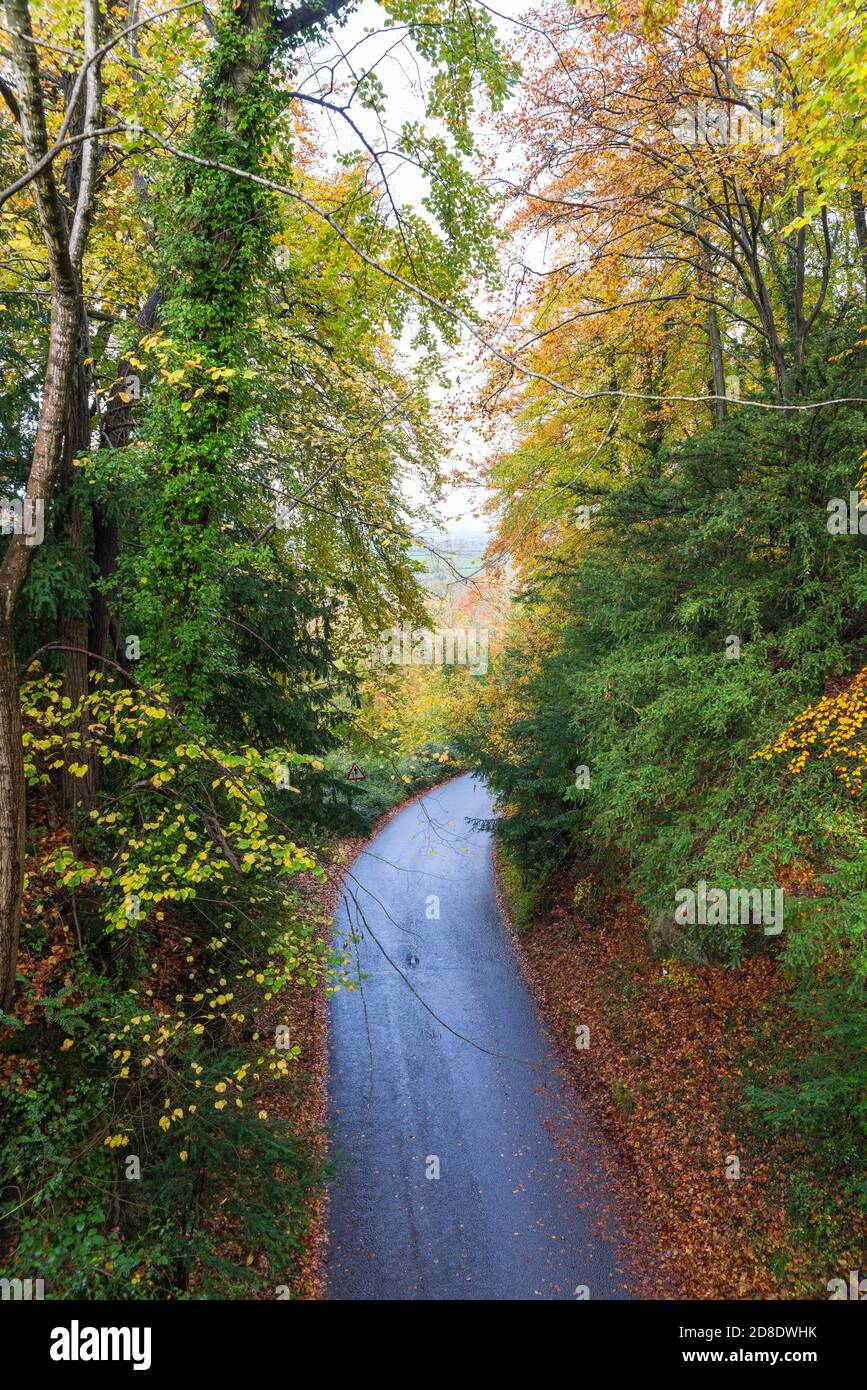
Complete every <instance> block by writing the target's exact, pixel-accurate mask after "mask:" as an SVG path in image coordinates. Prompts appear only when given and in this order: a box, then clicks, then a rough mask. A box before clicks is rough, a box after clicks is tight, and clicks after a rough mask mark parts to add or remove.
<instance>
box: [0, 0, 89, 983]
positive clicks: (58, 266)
mask: <svg viewBox="0 0 867 1390" xmlns="http://www.w3.org/2000/svg"><path fill="white" fill-rule="evenodd" d="M6 17H7V21H8V30H9V34H10V38H11V46H12V57H13V62H14V67H15V76H16V84H17V88H18V94H19V104H20V120H21V135H22V138H23V142H24V150H25V153H26V156H27V162H28V164H29V166H30V167H31V168H32V167H33V166H34V165H36V164H37V163H38V162H39V160H40V159H41V158H42V156H43V155H44V154H45V152H46V150H47V149H48V139H47V131H46V124H45V110H44V106H43V100H42V84H41V75H40V72H39V62H38V59H37V52H38V50H37V47H36V45H35V43H34V41H33V28H32V25H31V22H30V11H29V8H28V5H27V0H6ZM90 105H92V103H91V102H90V94H89V106H90ZM89 116H90V118H91V119H92V111H89ZM33 189H34V192H35V195H36V207H37V211H38V214H39V225H40V230H41V232H42V239H43V242H44V244H45V249H46V252H47V255H48V272H49V278H50V282H51V326H50V329H49V336H48V360H47V363H46V368H45V377H44V380H43V386H42V403H41V406H40V410H39V420H38V423H37V426H36V442H35V445H34V449H33V458H32V460H31V465H30V475H29V477H28V479H27V487H26V494H27V497H28V498H30V499H31V500H32V501H33V502H34V503H35V504H36V505H38V506H40V507H42V508H43V509H44V511H45V513H46V514H47V512H48V508H49V505H50V502H51V496H52V493H53V491H54V485H55V482H56V480H57V474H58V471H59V469H60V464H61V459H62V456H63V436H64V430H65V427H66V410H67V402H68V400H69V389H70V383H71V380H72V373H73V371H74V368H75V361H76V354H77V351H78V334H79V328H80V324H81V304H80V295H79V286H78V274H77V272H76V268H75V264H74V263H73V258H72V256H71V254H70V240H69V236H68V235H67V220H66V213H65V209H64V207H63V203H62V201H61V199H60V195H59V193H58V189H57V184H56V182H55V179H54V173H53V171H52V168H51V166H50V165H48V166H46V167H45V168H44V169H43V170H42V171H41V173H39V174H38V175H37V176H36V178H34V180H33ZM92 190H93V184H92V181H91V175H90V174H88V176H87V177H86V178H83V179H82V200H87V201H89V198H90V196H91V194H92ZM80 207H81V202H80V203H79V207H78V208H77V209H76V225H77V226H78V228H79V236H78V240H79V243H80V244H81V246H82V247H83V241H82V236H83V231H82V230H81V229H82V228H83V226H84V223H83V222H82V220H81V218H80V217H79V209H80ZM73 230H74V231H75V228H74V229H73ZM27 539H28V538H26V537H25V536H23V535H20V534H16V535H13V536H12V537H11V538H10V540H9V544H8V546H7V547H6V553H5V555H4V556H3V562H2V564H0V664H2V672H0V801H2V805H0V1001H2V1002H3V1004H4V1005H5V1006H6V1007H8V1005H9V1004H10V1003H11V1000H12V994H13V990H14V985H15V958H16V955H17V951H18V931H19V924H20V916H21V885H22V878H23V871H24V862H23V850H24V804H25V803H24V772H23V757H22V750H21V724H20V711H19V704H18V699H19V695H18V674H17V669H16V665H15V648H14V639H13V625H14V621H15V610H16V608H17V606H18V600H19V599H20V597H21V591H22V589H23V588H24V584H25V582H26V580H27V576H28V574H29V573H30V566H31V564H32V563H33V553H34V547H33V546H32V545H28V544H27Z"/></svg>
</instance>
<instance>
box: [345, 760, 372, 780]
mask: <svg viewBox="0 0 867 1390" xmlns="http://www.w3.org/2000/svg"><path fill="white" fill-rule="evenodd" d="M366 776H367V773H366V772H362V770H361V768H360V767H359V766H358V763H353V764H352V767H351V768H350V769H349V771H348V772H347V774H346V780H347V782H363V781H364V779H365V777H366Z"/></svg>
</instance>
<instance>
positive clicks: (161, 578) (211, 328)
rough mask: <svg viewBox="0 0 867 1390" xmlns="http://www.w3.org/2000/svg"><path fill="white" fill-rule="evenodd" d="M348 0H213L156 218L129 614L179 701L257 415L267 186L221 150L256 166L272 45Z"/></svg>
mask: <svg viewBox="0 0 867 1390" xmlns="http://www.w3.org/2000/svg"><path fill="white" fill-rule="evenodd" d="M345 4H346V0H324V3H322V4H319V5H316V4H314V5H302V6H300V7H298V8H297V9H295V10H293V11H291V12H290V13H289V14H288V15H284V16H279V15H275V14H274V11H273V9H272V6H271V5H270V4H269V3H267V0H240V3H239V4H238V3H237V0H236V2H235V3H234V4H232V5H231V6H230V5H229V4H228V3H227V4H225V5H224V7H223V10H222V13H221V16H220V19H219V21H218V23H217V28H216V35H215V47H214V51H213V54H212V56H211V61H210V69H209V72H208V73H207V74H206V76H205V79H204V82H203V84H202V90H201V93H200V96H199V101H198V105H197V110H196V120H195V126H194V130H193V133H192V136H191V139H190V141H189V143H188V147H187V148H188V151H189V153H190V154H191V155H193V156H194V157H195V159H196V160H199V161H202V162H201V163H187V164H184V165H182V166H181V168H180V169H179V170H178V171H177V173H176V179H177V188H176V193H173V196H172V197H171V198H170V199H169V200H167V204H166V205H167V212H166V213H165V215H164V217H163V219H162V226H161V229H160V233H161V235H160V241H161V248H160V249H161V260H162V266H161V271H160V276H161V282H162V283H163V284H164V286H165V302H164V305H163V308H162V313H161V317H160V329H161V331H162V333H164V334H165V338H166V348H167V352H168V355H169V357H170V365H171V367H172V368H173V369H174V370H173V371H172V373H171V377H170V378H169V379H166V378H165V377H164V378H163V381H162V382H161V384H160V385H159V386H158V387H157V390H156V392H155V395H154V397H153V398H152V401H151V409H150V417H149V428H148V444H149V450H150V457H151V459H152V467H153V469H154V472H155V474H156V477H157V488H156V490H155V493H154V499H153V505H152V507H151V509H150V512H149V515H148V517H147V518H146V524H145V546H144V553H145V559H144V561H143V565H142V568H141V571H140V573H139V576H138V578H139V585H138V586H137V592H136V600H137V611H138V620H139V621H140V622H141V625H142V629H143V633H144V634H145V638H146V646H147V649H148V652H149V655H150V656H151V659H152V668H151V669H152V670H153V673H154V675H155V676H156V677H157V678H159V679H160V680H163V681H164V682H165V683H166V685H167V686H168V688H169V691H170V694H171V696H172V698H173V700H174V701H175V702H176V703H177V704H179V705H182V706H183V707H184V708H186V709H187V710H188V711H190V712H193V711H195V710H197V709H201V707H202V705H203V703H204V700H205V698H206V695H207V691H208V687H209V684H210V673H212V672H213V671H215V670H216V669H218V668H219V666H220V661H221V653H220V633H219V624H216V623H215V617H216V615H218V614H219V612H220V608H221V581H220V576H221V573H222V571H223V568H224V566H223V562H222V559H221V555H222V546H221V539H222V537H221V525H222V520H223V516H222V510H221V506H222V502H221V499H222V498H223V497H224V496H225V489H226V481H225V477H226V473H227V472H228V471H229V470H230V469H231V466H232V462H233V460H234V459H235V458H236V457H237V456H238V455H239V454H240V453H241V451H242V448H243V447H244V446H245V445H246V444H247V443H248V441H249V439H250V437H251V434H252V431H253V429H254V427H255V402H254V400H253V398H252V393H251V389H250V384H249V382H248V380H247V379H246V375H247V374H246V371H245V369H246V368H247V367H248V365H249V361H250V356H251V351H252V348H253V344H254V343H255V341H256V338H257V332H258V330H257V329H256V328H255V322H254V320H255V316H256V311H257V305H258V302H259V301H258V294H259V293H260V285H261V277H262V271H263V269H264V267H265V265H266V264H267V260H268V258H269V256H270V254H271V236H272V232H273V227H274V214H273V195H272V194H271V193H269V192H267V191H266V190H265V189H263V188H261V187H260V186H258V185H256V184H255V183H253V182H252V181H251V180H249V179H245V178H244V177H239V176H238V175H237V174H234V173H229V172H227V171H226V170H225V169H224V168H219V167H216V166H217V165H219V164H222V165H231V166H232V167H233V168H235V169H240V170H243V171H245V172H247V173H250V174H262V173H264V172H266V170H265V161H266V156H267V154H268V151H269V149H270V146H271V143H272V140H273V132H274V129H275V124H276V119H277V117H278V115H279V112H280V110H281V104H282V103H283V102H284V101H285V100H286V98H285V96H284V95H283V94H282V93H281V91H280V90H279V85H278V84H276V83H274V82H273V81H272V79H271V68H272V64H273V63H274V60H275V59H276V58H277V57H278V56H279V54H280V53H281V52H282V51H283V50H284V49H286V48H287V47H289V46H290V45H291V43H292V42H293V41H295V40H297V37H298V35H300V34H302V33H304V32H306V31H309V30H310V29H311V28H312V27H314V26H315V25H317V24H319V23H321V22H323V21H324V20H326V19H327V18H329V17H331V16H333V15H334V14H336V13H337V12H338V11H339V10H340V9H342V8H343V7H344V5H345Z"/></svg>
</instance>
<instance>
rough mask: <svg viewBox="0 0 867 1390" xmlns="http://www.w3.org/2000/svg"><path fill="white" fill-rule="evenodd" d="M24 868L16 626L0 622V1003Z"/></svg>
mask: <svg viewBox="0 0 867 1390" xmlns="http://www.w3.org/2000/svg"><path fill="white" fill-rule="evenodd" d="M23 872H24V768H23V763H22V754H21V722H20V714H19V708H18V670H17V667H16V664H15V648H14V645H13V642H12V629H11V626H10V625H9V624H8V623H3V624H2V625H0V1008H3V1009H7V1010H8V1009H9V1008H10V1007H11V1004H12V994H13V991H14V987H15V961H16V957H17V954H18V929H19V919H20V910H21V909H20V904H21V879H22V875H23Z"/></svg>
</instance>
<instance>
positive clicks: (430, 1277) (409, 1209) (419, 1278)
mask: <svg viewBox="0 0 867 1390" xmlns="http://www.w3.org/2000/svg"><path fill="white" fill-rule="evenodd" d="M490 814H491V800H490V796H489V794H488V792H487V791H486V789H485V787H484V786H483V785H482V784H481V783H479V782H476V781H474V780H473V778H472V777H470V776H465V777H460V778H457V779H456V780H455V781H453V782H449V783H446V784H445V785H444V786H441V787H438V788H435V789H434V790H433V791H431V792H429V793H428V794H427V795H426V796H425V797H423V798H422V799H420V800H419V801H416V802H414V803H412V804H411V805H409V806H407V807H406V808H405V809H404V810H403V811H401V812H400V813H399V814H398V815H397V816H396V817H395V818H394V819H393V820H392V821H391V822H390V823H389V824H388V825H387V826H385V828H384V829H383V830H382V831H381V833H380V834H379V835H378V836H377V837H376V839H375V840H374V841H373V842H372V843H371V844H370V845H369V846H368V847H367V849H366V850H365V851H364V852H363V853H362V855H361V856H360V857H359V858H358V859H357V860H356V862H355V864H354V865H353V868H352V871H351V876H350V877H349V878H348V879H347V882H346V885H345V888H344V893H343V897H342V899H341V905H340V909H339V916H338V928H339V930H340V931H341V932H342V934H343V936H344V937H345V936H346V934H347V933H348V932H349V931H350V930H352V931H353V932H354V933H357V934H360V935H361V940H360V941H359V942H358V944H357V952H358V964H359V965H360V969H361V971H362V972H363V973H364V974H365V975H367V976H368V977H369V978H367V979H366V980H364V982H363V985H362V988H360V989H358V988H356V990H355V991H354V992H353V993H349V992H347V991H340V992H339V993H338V994H336V995H335V996H334V997H333V999H332V1001H331V1030H330V1045H329V1046H330V1062H329V1070H330V1075H329V1112H330V1113H329V1119H330V1124H331V1126H332V1135H333V1137H332V1154H333V1156H334V1158H335V1160H336V1163H337V1174H336V1178H335V1181H334V1184H333V1185H332V1188H331V1193H330V1201H329V1250H328V1256H327V1263H326V1275H327V1281H328V1297H329V1298H332V1299H534V1298H543V1299H561V1298H570V1299H574V1298H576V1297H587V1296H588V1295H587V1294H582V1293H578V1292H576V1291H577V1290H579V1288H580V1287H581V1286H583V1287H584V1288H586V1289H587V1290H588V1291H589V1297H590V1299H591V1300H593V1299H599V1298H606V1299H610V1298H625V1297H629V1294H628V1293H627V1292H626V1290H625V1288H624V1275H623V1274H622V1273H621V1272H620V1271H619V1270H618V1269H617V1267H616V1257H615V1253H614V1249H615V1246H616V1248H618V1249H619V1248H621V1242H622V1239H623V1237H622V1233H618V1232H617V1231H616V1230H614V1229H613V1228H612V1227H611V1224H610V1221H609V1225H608V1231H607V1232H603V1233H602V1234H601V1235H600V1232H599V1230H598V1229H597V1222H596V1221H595V1220H594V1221H592V1222H591V1217H592V1216H594V1215H598V1212H599V1210H601V1208H602V1207H603V1206H604V1205H605V1194H604V1177H603V1175H602V1169H601V1164H600V1162H599V1160H600V1155H601V1153H602V1149H603V1146H604V1142H605V1141H604V1138H603V1136H602V1135H600V1134H599V1133H598V1131H596V1130H595V1127H594V1124H593V1121H592V1119H591V1118H589V1117H588V1116H586V1115H585V1116H584V1117H583V1118H582V1117H580V1116H579V1117H578V1120H577V1128H576V1116H575V1109H574V1098H572V1097H569V1096H568V1093H567V1091H566V1089H565V1088H564V1086H563V1084H562V1078H561V1076H560V1073H559V1069H558V1066H557V1062H556V1059H555V1058H554V1057H553V1056H552V1051H551V1044H550V1040H549V1039H548V1038H547V1037H546V1034H545V1033H544V1031H543V1028H542V1026H541V1024H540V1021H539V1018H538V1015H537V1013H536V1009H535V1006H534V1004H533V1001H532V998H531V995H530V993H529V990H528V988H527V986H526V984H525V982H524V980H523V978H522V975H521V973H520V970H519V967H518V964H517V961H516V959H515V956H514V954H513V951H512V947H511V944H510V942H509V939H508V936H507V934H506V930H505V927H504V925H503V922H502V919H501V917H500V913H499V909H498V907H497V901H496V896H495V891H494V879H493V869H492V860H491V844H490V835H489V834H488V833H486V832H484V831H479V830H475V829H473V827H472V825H471V824H470V823H469V822H468V819H467V818H468V817H486V816H489V815H490ZM437 900H438V902H437ZM437 912H438V914H439V915H438V916H437V915H436V914H437ZM374 936H375V937H376V938H377V940H378V941H379V943H380V946H381V947H382V950H381V949H380V946H378V945H377V944H376V941H375V940H374V939H373V938H374ZM355 949H356V948H355V947H353V948H352V950H353V954H354V952H355ZM383 951H384V952H386V953H387V955H388V956H389V957H390V960H391V962H392V963H389V961H388V960H386V958H385V955H384V954H383ZM356 968H357V967H356ZM413 991H415V993H414V992H413ZM434 1015H435V1016H434ZM449 1030H453V1031H449ZM456 1034H459V1035H461V1036H456ZM465 1039H468V1040H469V1041H465ZM480 1049H486V1050H485V1051H483V1050H480ZM490 1053H497V1054H501V1055H499V1056H491V1055H490ZM564 1105H565V1106H566V1108H567V1110H568V1111H569V1116H568V1118H567V1119H566V1123H567V1125H571V1130H570V1134H571V1138H570V1140H569V1147H570V1150H571V1153H572V1155H573V1156H574V1158H575V1159H576V1160H577V1162H578V1163H579V1164H580V1166H581V1168H582V1169H583V1176H582V1177H581V1178H580V1179H579V1181H578V1183H577V1187H576V1184H575V1181H574V1178H575V1175H574V1173H573V1172H572V1171H571V1170H570V1169H569V1168H568V1166H567V1163H568V1162H569V1161H571V1159H570V1160H566V1159H564V1156H563V1153H562V1152H561V1151H560V1150H558V1146H557V1144H556V1143H555V1142H554V1139H553V1138H552V1133H562V1132H563V1124H564V1109H563V1107H564ZM437 1173H438V1176H437ZM579 1189H580V1191H581V1194H582V1195H581V1197H580V1199H579V1198H578V1196H577V1195H576V1193H577V1191H578V1190H579Z"/></svg>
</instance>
